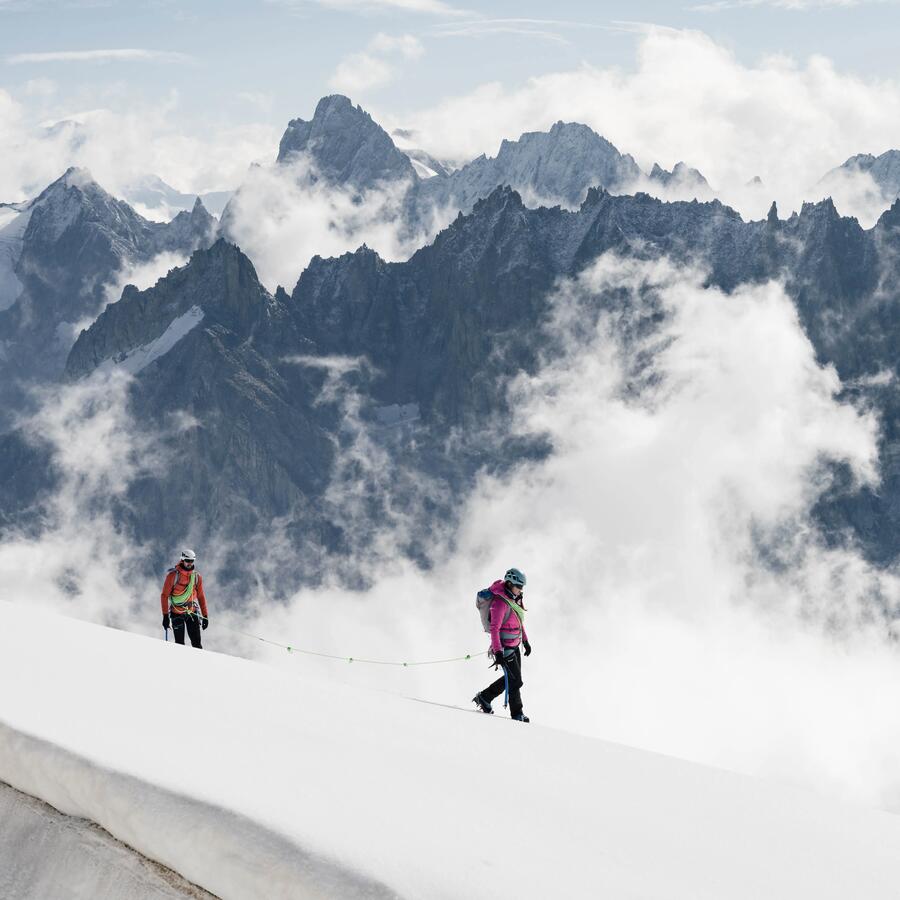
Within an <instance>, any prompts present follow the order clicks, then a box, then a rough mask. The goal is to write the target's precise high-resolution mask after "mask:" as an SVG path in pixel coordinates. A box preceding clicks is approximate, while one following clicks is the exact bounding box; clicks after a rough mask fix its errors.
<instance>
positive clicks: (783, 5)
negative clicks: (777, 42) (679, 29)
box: [689, 0, 895, 13]
mask: <svg viewBox="0 0 900 900" xmlns="http://www.w3.org/2000/svg"><path fill="white" fill-rule="evenodd" d="M891 2H895V0H715V2H712V3H700V4H698V5H696V6H691V7H689V9H690V10H691V11H692V12H711V13H715V12H722V11H724V10H727V9H746V8H752V7H758V6H768V7H772V8H774V9H788V10H795V11H801V12H803V11H806V10H812V9H828V8H834V7H844V8H849V7H854V6H864V5H869V4H872V3H891Z"/></svg>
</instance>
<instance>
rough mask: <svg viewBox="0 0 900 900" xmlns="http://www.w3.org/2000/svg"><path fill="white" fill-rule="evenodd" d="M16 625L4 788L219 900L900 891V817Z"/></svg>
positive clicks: (12, 612)
mask: <svg viewBox="0 0 900 900" xmlns="http://www.w3.org/2000/svg"><path fill="white" fill-rule="evenodd" d="M25 609H26V608H25V607H23V606H21V605H12V604H8V603H4V602H0V620H2V621H4V622H7V623H14V622H22V621H24V616H25ZM27 625H28V632H29V633H30V634H32V635H34V636H36V638H37V639H36V640H33V641H28V640H23V630H22V629H20V628H6V629H3V631H2V632H0V685H2V686H3V687H2V688H0V781H5V782H7V783H9V784H11V785H12V786H13V787H15V788H17V789H19V790H21V791H23V792H26V793H29V794H31V795H33V796H36V797H39V798H41V799H43V800H45V801H46V802H48V803H50V804H51V805H53V806H55V807H56V808H57V809H59V810H61V811H62V812H65V813H69V814H74V815H79V816H83V817H85V818H88V819H91V820H92V821H94V822H97V823H98V824H100V825H102V826H103V827H104V828H105V829H106V830H107V831H109V832H110V833H111V834H113V835H114V836H115V837H117V838H119V839H120V840H122V841H124V842H125V843H127V844H129V845H130V846H132V847H134V848H135V849H137V850H138V851H140V852H141V853H143V854H144V855H145V856H147V857H149V858H151V859H154V860H157V861H159V862H161V863H162V864H163V865H165V866H168V867H169V868H171V869H174V870H175V871H177V872H179V873H181V874H182V875H184V877H186V878H187V879H188V880H189V881H192V882H194V883H195V884H198V885H200V886H202V887H204V888H206V889H207V890H209V891H211V892H212V893H214V894H216V895H218V896H220V897H222V898H256V897H259V898H267V900H275V898H302V897H371V898H381V897H395V896H399V897H408V898H436V900H437V898H461V897H465V898H480V897H484V898H494V897H496V896H497V895H498V893H502V894H504V895H506V894H509V895H514V896H519V897H525V898H547V897H559V896H567V897H572V898H580V897H610V898H616V900H621V898H660V900H662V898H665V900H679V898H684V900H688V898H690V900H750V898H753V900H758V898H762V897H765V898H767V900H779V898H784V900H798V898H804V897H809V898H816V900H828V898H835V900H836V898H842V900H844V898H847V897H864V898H866V900H879V898H888V897H891V898H894V897H896V896H897V885H898V884H900V850H898V847H900V817H894V816H891V815H889V814H887V813H881V812H875V811H870V810H866V809H861V808H855V807H852V806H848V805H840V804H837V803H835V802H833V801H829V800H826V799H824V798H820V797H818V796H816V795H812V794H807V793H803V792H801V791H798V790H793V789H790V788H786V787H784V786H782V785H776V784H770V783H767V782H764V781H761V780H755V779H752V778H747V777H744V776H738V775H734V774H731V773H728V772H723V771H717V770H713V769H708V768H704V767H701V766H697V765H693V764H689V763H685V762H681V761H678V760H674V759H669V758H666V757H662V756H657V755H654V754H649V753H645V752H641V751H636V750H632V749H629V748H626V747H622V746H616V745H613V744H608V743H604V742H599V741H595V740H591V739H588V738H583V737H578V736H574V735H570V734H566V733H564V732H559V731H554V730H551V729H546V728H542V727H540V726H539V725H523V724H519V723H515V722H511V721H508V720H506V719H504V718H501V717H500V716H499V715H498V716H493V717H487V716H482V715H479V714H476V713H470V712H460V711H456V710H454V709H448V708H446V707H442V706H437V705H430V704H427V703H417V702H411V701H410V700H406V699H403V698H401V697H396V696H393V695H388V694H383V693H377V692H374V691H369V692H367V691H363V690H360V689H358V688H352V687H349V686H342V685H337V684H333V683H330V682H321V681H312V680H309V679H301V678H300V677H298V676H295V675H294V674H292V673H291V672H288V671H281V670H275V669H272V668H269V667H266V666H262V665H258V664H255V663H251V662H248V661H246V660H241V659H237V658H233V657H228V656H223V655H219V654H215V653H211V652H208V651H207V652H202V653H201V652H198V651H194V650H191V649H190V648H182V647H177V646H175V645H174V644H171V643H169V644H166V643H164V642H163V641H162V640H152V639H148V638H144V637H139V636H137V635H133V634H127V633H124V632H118V631H113V630H109V629H104V628H99V627H97V626H93V625H88V624H85V623H82V622H77V621H73V620H68V619H64V618H60V617H55V616H53V615H51V614H48V613H45V612H42V611H39V610H36V609H34V608H33V607H31V608H28V611H27ZM213 627H215V622H214V623H213ZM465 681H466V678H465V676H464V675H462V674H461V682H465ZM13 685H14V689H10V688H11V686H13ZM460 691H461V696H462V697H468V691H469V687H468V686H467V685H466V684H465V683H461V685H460ZM0 862H2V861H0Z"/></svg>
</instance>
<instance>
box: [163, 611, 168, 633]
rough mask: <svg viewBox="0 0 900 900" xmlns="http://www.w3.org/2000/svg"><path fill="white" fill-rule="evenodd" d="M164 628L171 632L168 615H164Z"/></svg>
mask: <svg viewBox="0 0 900 900" xmlns="http://www.w3.org/2000/svg"><path fill="white" fill-rule="evenodd" d="M163 628H165V629H166V631H168V630H169V614H168V613H165V614H164V615H163Z"/></svg>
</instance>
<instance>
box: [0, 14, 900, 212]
mask: <svg viewBox="0 0 900 900" xmlns="http://www.w3.org/2000/svg"><path fill="white" fill-rule="evenodd" d="M547 10H548V7H547V5H546V4H544V3H538V2H535V0H517V2H511V0H506V2H503V0H495V2H491V3H479V4H468V5H464V4H460V3H456V2H449V0H194V2H191V0H0V91H3V92H5V95H6V96H5V98H4V96H3V95H0V110H2V106H3V101H4V99H5V100H6V102H7V104H14V105H15V108H16V110H17V119H18V121H19V123H20V124H23V123H26V124H31V125H34V124H39V123H44V124H46V123H52V122H54V121H58V120H60V119H67V118H76V119H78V118H83V117H85V116H86V115H90V114H91V111H95V112H96V111H97V110H105V111H110V112H111V113H112V114H113V115H116V116H127V115H132V116H136V117H143V118H145V119H149V118H152V117H158V119H159V120H160V122H161V123H162V124H164V125H165V127H166V128H168V129H171V130H173V131H175V132H177V133H178V134H179V135H182V136H185V137H187V138H191V139H196V140H200V141H204V140H206V141H208V140H214V139H215V140H221V141H223V142H225V143H231V144H233V145H234V146H235V149H234V151H233V152H234V155H235V156H240V159H239V163H240V167H241V168H245V167H246V165H247V163H248V162H249V161H250V159H248V158H253V157H256V156H263V158H264V157H265V155H266V154H268V155H272V154H273V153H274V147H273V146H272V141H273V140H277V137H278V136H279V135H280V133H281V132H282V131H283V129H284V126H285V125H286V123H287V122H288V120H289V119H291V118H294V117H302V118H308V117H309V116H311V114H312V112H313V110H314V108H315V103H316V101H317V100H318V98H320V97H321V96H323V95H325V94H328V93H333V92H341V93H347V94H349V95H350V96H351V97H352V99H354V100H355V101H356V102H360V103H362V104H363V105H364V106H365V107H366V108H367V109H369V110H370V111H372V113H373V115H375V116H376V118H377V119H378V120H379V121H384V120H390V124H392V125H394V126H396V125H403V124H410V123H411V124H415V122H416V119H417V117H418V115H419V114H420V113H421V112H422V111H427V110H429V109H431V108H433V107H434V106H435V105H436V104H438V105H440V104H446V103H447V102H450V101H452V100H453V98H456V97H460V96H465V95H469V94H471V93H472V92H474V91H477V90H478V89H480V88H482V87H483V86H485V85H489V84H490V85H494V86H495V87H496V86H499V87H502V89H503V90H504V91H514V90H516V89H518V88H521V87H522V86H523V85H527V84H528V83H529V81H530V80H531V79H535V78H540V77H543V76H548V75H550V74H552V73H559V72H574V71H578V70H580V69H582V68H584V67H591V68H594V69H602V70H607V71H620V72H622V73H624V74H626V75H627V74H628V73H630V72H634V71H635V70H636V69H638V68H639V67H640V65H641V62H640V44H641V41H642V40H643V39H644V37H645V35H646V33H647V32H646V28H647V26H648V25H655V26H662V27H665V28H671V29H678V30H681V31H684V30H689V31H692V32H697V33H702V34H704V35H706V36H708V38H710V39H711V40H712V41H713V42H714V43H715V44H716V45H717V46H719V47H720V48H722V49H723V51H725V52H727V53H729V54H732V55H733V57H734V59H735V61H736V63H737V64H739V65H742V66H746V67H754V66H758V65H760V63H761V62H762V61H764V60H771V59H772V58H776V59H778V58H781V59H790V60H793V61H794V63H795V64H797V65H799V66H801V67H802V66H804V65H806V64H807V62H808V61H809V60H810V59H811V58H813V57H817V56H820V57H824V58H826V59H828V60H830V62H831V64H832V65H833V66H834V67H835V69H836V70H837V71H840V72H845V73H852V74H853V75H854V76H855V77H859V78H861V79H864V80H866V81H867V82H869V83H872V84H875V83H879V82H883V81H885V80H887V81H894V80H898V79H900V62H898V57H897V54H896V53H895V52H894V47H893V43H892V35H894V34H896V26H897V25H900V6H898V4H897V3H896V2H893V0H726V2H721V0H719V2H716V0H696V2H692V0H683V2H675V3H672V2H665V3H663V2H637V3H635V2H603V3H585V2H573V0H561V2H557V3H555V4H554V5H553V7H552V17H548V11H547ZM892 26H893V27H892ZM516 125H518V123H516ZM462 130H465V128H464V126H463V128H462ZM236 135H240V138H239V139H237V138H236ZM504 136H510V137H516V136H517V135H504ZM496 140H497V139H496V136H495V135H490V137H489V138H488V137H487V136H485V138H484V142H485V143H486V144H488V145H490V144H491V143H495V142H496ZM245 142H246V144H245ZM475 143H476V144H477V143H478V142H477V141H476V142H475ZM435 149H436V150H438V151H440V150H442V149H444V150H445V151H446V152H448V153H449V154H450V155H453V154H457V155H459V154H462V153H465V152H468V151H469V149H470V148H469V147H458V146H449V147H447V148H442V147H440V146H438V147H435ZM472 149H476V148H475V147H474V146H473V148H472ZM485 149H486V150H487V152H495V151H496V146H493V147H491V146H486V147H485ZM622 149H624V150H626V151H628V150H630V151H631V152H635V149H636V150H637V151H640V149H641V148H635V149H632V148H622ZM864 149H865V148H864ZM872 149H873V152H879V149H887V148H872ZM839 162H842V160H835V162H834V164H835V165H837V164H838V163H839ZM236 174H237V173H236V172H235V171H232V170H229V169H228V167H227V166H223V167H222V169H221V171H220V172H219V176H218V181H219V182H222V183H219V184H215V183H213V182H215V181H216V180H217V179H216V176H215V175H214V174H212V173H210V172H206V173H204V176H203V179H202V181H203V184H199V185H196V186H194V185H176V187H179V188H183V189H203V188H215V187H222V188H228V187H232V186H233V184H229V183H225V182H233V181H234V180H235V177H236ZM169 177H172V175H171V173H170V176H169ZM191 177H192V176H188V178H189V179H190V178H191ZM748 177H749V176H748ZM4 199H6V198H5V197H4Z"/></svg>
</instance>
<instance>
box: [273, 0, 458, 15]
mask: <svg viewBox="0 0 900 900" xmlns="http://www.w3.org/2000/svg"><path fill="white" fill-rule="evenodd" d="M269 2H270V3H276V4H279V5H281V6H288V7H294V8H302V7H304V6H309V5H311V4H315V5H317V6H324V7H327V8H329V9H336V10H341V11H344V12H356V13H365V14H368V13H382V12H383V13H389V12H408V13H423V14H428V15H440V16H453V15H462V14H463V11H462V10H459V9H457V8H456V7H454V6H451V5H450V4H449V3H444V2H443V0H269Z"/></svg>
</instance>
